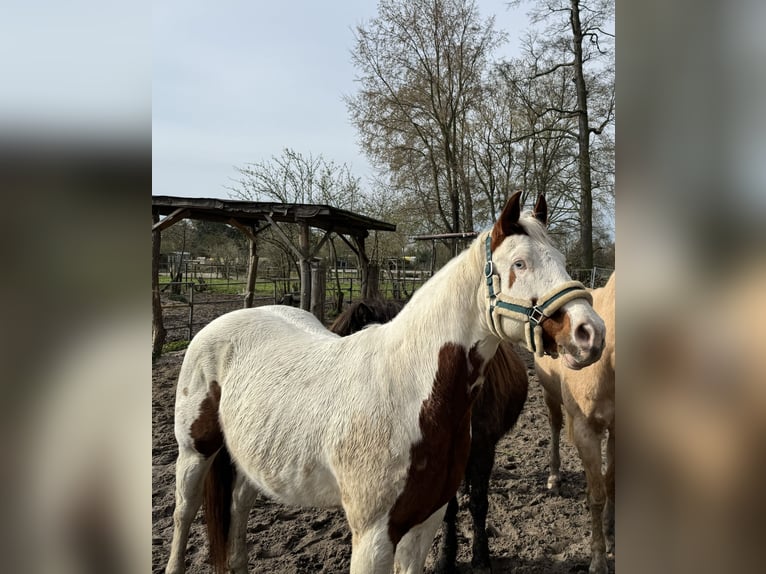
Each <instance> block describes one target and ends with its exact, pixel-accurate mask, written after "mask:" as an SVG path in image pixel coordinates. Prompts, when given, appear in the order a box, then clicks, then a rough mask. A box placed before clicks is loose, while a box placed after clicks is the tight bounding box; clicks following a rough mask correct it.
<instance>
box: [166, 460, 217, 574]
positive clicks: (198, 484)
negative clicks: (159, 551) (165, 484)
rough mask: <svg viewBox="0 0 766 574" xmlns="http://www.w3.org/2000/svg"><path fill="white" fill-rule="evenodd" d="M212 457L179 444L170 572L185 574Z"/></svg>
mask: <svg viewBox="0 0 766 574" xmlns="http://www.w3.org/2000/svg"><path fill="white" fill-rule="evenodd" d="M211 461H212V459H211V458H210V457H205V456H203V455H201V454H199V453H198V452H196V451H194V450H189V449H185V448H183V447H179V449H178V459H177V460H176V507H175V510H174V511H173V541H172V543H171V546H170V559H169V560H168V565H167V568H166V569H165V573H166V574H182V573H183V572H184V571H185V569H186V567H185V564H184V560H185V557H186V543H187V541H188V539H189V528H190V527H191V523H192V521H193V520H194V517H195V516H196V515H197V511H198V510H199V507H200V505H201V504H202V495H203V487H204V478H205V475H206V474H207V472H208V470H209V469H210V463H211Z"/></svg>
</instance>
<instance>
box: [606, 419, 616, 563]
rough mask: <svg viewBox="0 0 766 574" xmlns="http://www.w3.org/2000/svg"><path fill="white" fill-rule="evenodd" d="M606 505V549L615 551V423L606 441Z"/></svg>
mask: <svg viewBox="0 0 766 574" xmlns="http://www.w3.org/2000/svg"><path fill="white" fill-rule="evenodd" d="M604 482H605V483H606V506H605V507H604V536H605V537H606V551H607V552H614V425H612V427H611V428H610V429H609V438H608V440H607V441H606V475H605V476H604Z"/></svg>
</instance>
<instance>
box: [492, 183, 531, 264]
mask: <svg viewBox="0 0 766 574" xmlns="http://www.w3.org/2000/svg"><path fill="white" fill-rule="evenodd" d="M520 215H521V192H520V191H517V192H516V193H514V194H513V195H512V196H511V197H510V198H509V199H508V202H507V203H506V204H505V207H503V211H502V213H500V217H498V218H497V221H496V222H495V225H493V226H492V234H491V236H490V237H491V240H490V243H489V248H490V250H491V251H494V250H495V249H496V248H497V246H498V245H500V244H501V243H502V242H503V239H505V238H506V237H508V236H509V235H527V231H526V230H525V229H524V227H522V225H521V224H520V223H519V216H520Z"/></svg>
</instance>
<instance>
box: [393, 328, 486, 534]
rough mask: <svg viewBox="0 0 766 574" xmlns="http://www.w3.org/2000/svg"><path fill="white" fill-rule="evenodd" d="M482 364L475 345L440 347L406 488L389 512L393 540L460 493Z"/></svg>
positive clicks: (411, 454) (411, 452)
mask: <svg viewBox="0 0 766 574" xmlns="http://www.w3.org/2000/svg"><path fill="white" fill-rule="evenodd" d="M483 366H484V360H483V358H482V357H481V355H480V354H479V353H478V351H477V350H476V346H475V345H474V347H472V348H471V349H470V350H468V349H466V348H465V347H463V346H462V345H458V344H454V343H448V344H446V345H444V346H443V347H442V348H441V349H440V351H439V364H438V370H437V372H436V375H435V377H434V385H433V388H432V390H431V394H430V395H429V396H428V398H427V399H426V400H425V401H423V404H422V406H421V409H420V416H419V425H420V431H421V435H422V439H421V440H420V441H419V442H417V443H416V444H413V445H412V447H411V449H410V467H409V469H408V474H407V481H406V484H405V488H404V490H403V492H402V493H401V494H400V495H399V497H398V499H397V500H396V503H395V504H394V506H393V508H392V509H391V512H390V515H389V536H390V538H391V540H392V542H393V543H394V544H396V543H398V541H399V540H400V539H401V537H402V536H404V534H406V533H407V531H409V530H410V529H411V528H412V527H413V526H415V525H417V524H420V523H421V522H423V521H424V520H426V519H427V518H428V517H429V516H430V515H431V514H433V513H434V512H436V511H437V510H438V509H439V508H441V507H442V506H444V505H445V504H446V503H447V502H448V501H449V499H450V498H452V496H454V494H455V492H457V489H458V487H459V486H460V483H461V481H462V479H463V475H464V473H465V466H466V463H467V461H468V454H469V452H470V446H471V435H470V432H471V404H472V402H473V400H474V398H475V397H476V394H477V393H478V391H479V387H478V386H477V385H475V383H476V382H477V380H478V378H479V377H480V376H481V374H482V369H483Z"/></svg>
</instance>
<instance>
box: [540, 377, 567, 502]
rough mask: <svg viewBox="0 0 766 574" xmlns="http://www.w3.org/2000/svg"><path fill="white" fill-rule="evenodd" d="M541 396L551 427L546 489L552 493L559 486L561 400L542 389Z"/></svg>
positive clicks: (557, 489) (555, 492)
mask: <svg viewBox="0 0 766 574" xmlns="http://www.w3.org/2000/svg"><path fill="white" fill-rule="evenodd" d="M543 397H544V398H545V404H546V405H547V407H548V423H549V424H550V427H551V450H550V467H549V472H548V490H550V491H551V492H552V493H553V494H558V493H559V488H560V487H561V458H560V455H559V440H560V438H561V427H562V425H563V422H564V416H563V414H562V411H561V402H560V401H559V400H558V398H557V397H555V396H553V395H552V394H551V393H549V392H548V391H546V390H545V389H543Z"/></svg>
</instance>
